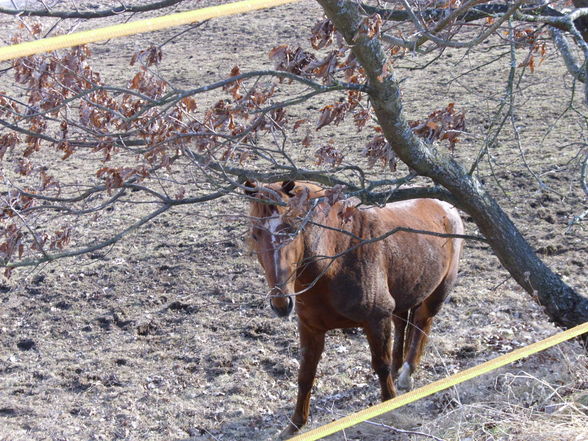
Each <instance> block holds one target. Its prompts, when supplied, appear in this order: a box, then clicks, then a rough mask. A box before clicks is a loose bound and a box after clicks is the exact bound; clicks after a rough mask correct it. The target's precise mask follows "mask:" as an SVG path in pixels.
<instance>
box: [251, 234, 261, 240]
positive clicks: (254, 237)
mask: <svg viewBox="0 0 588 441" xmlns="http://www.w3.org/2000/svg"><path fill="white" fill-rule="evenodd" d="M251 238H252V239H253V240H257V239H259V237H258V236H257V233H251Z"/></svg>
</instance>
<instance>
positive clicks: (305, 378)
mask: <svg viewBox="0 0 588 441" xmlns="http://www.w3.org/2000/svg"><path fill="white" fill-rule="evenodd" d="M298 332H299V333H300V369H299V370H298V398H297V399H296V408H295V409H294V414H293V415H292V419H291V420H290V423H289V424H288V426H287V427H286V428H285V429H284V430H283V431H282V433H281V434H280V438H281V439H287V438H290V437H291V436H292V435H294V434H295V433H296V432H297V431H298V430H299V429H300V428H301V427H302V426H304V424H306V421H307V420H308V414H309V411H310V392H311V389H312V384H313V383H314V377H315V375H316V368H317V366H318V362H319V360H320V358H321V354H322V353H323V349H324V346H325V333H324V332H314V331H313V330H311V329H309V328H308V327H307V326H305V325H304V324H303V323H301V322H300V321H299V322H298Z"/></svg>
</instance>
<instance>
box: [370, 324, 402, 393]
mask: <svg viewBox="0 0 588 441" xmlns="http://www.w3.org/2000/svg"><path fill="white" fill-rule="evenodd" d="M365 333H366V335H367V339H368V342H369V344H370V350H371V353H372V367H373V368H374V371H376V374H377V375H378V378H379V380H380V387H381V389H382V401H386V400H389V399H390V398H393V397H395V396H396V388H395V387H394V380H393V378H392V350H391V349H392V321H391V320H390V319H389V318H387V317H386V318H383V319H381V320H380V321H378V322H376V323H370V324H368V325H366V326H365Z"/></svg>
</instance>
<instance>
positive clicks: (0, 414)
mask: <svg viewBox="0 0 588 441" xmlns="http://www.w3.org/2000/svg"><path fill="white" fill-rule="evenodd" d="M97 4H98V3H97ZM201 5H203V3H201V2H198V3H196V2H194V3H190V4H189V5H188V6H192V7H198V6H201ZM182 7H183V8H184V7H186V5H182ZM320 17H321V13H320V10H319V8H318V6H317V5H316V4H315V3H314V2H312V1H310V0H302V1H301V2H299V3H295V4H292V5H288V6H283V7H279V8H275V9H271V10H264V11H258V12H253V13H249V14H246V15H241V16H235V17H227V18H222V19H216V20H211V21H210V22H208V23H206V24H205V25H203V26H201V27H200V28H197V29H195V30H194V31H192V32H190V33H188V34H186V35H184V36H183V37H182V38H181V39H180V40H179V41H177V42H176V43H173V44H170V45H168V46H166V48H165V50H164V57H165V58H164V63H163V65H162V68H161V70H162V74H164V75H165V77H166V78H167V79H168V80H170V81H172V82H173V83H174V84H176V85H177V86H178V87H194V86H198V85H202V84H206V83H208V82H211V81H214V80H216V79H220V78H222V77H223V76H225V75H226V74H227V73H228V72H229V70H230V68H231V67H232V66H233V65H234V64H239V65H240V66H241V69H242V70H243V71H246V70H248V69H250V70H251V69H261V68H270V67H271V62H270V61H269V60H268V57H267V54H268V52H269V50H270V49H271V48H273V47H274V46H276V45H277V44H281V43H290V44H296V45H301V46H303V47H306V48H308V47H309V43H308V31H309V29H310V27H311V26H312V25H313V24H314V23H315V21H316V20H317V19H318V18H320ZM0 20H1V24H2V25H3V26H6V27H10V26H12V25H13V21H12V19H9V18H0ZM84 26H86V27H88V25H87V24H85V25H82V26H81V28H83V27H84ZM175 32H177V30H175V31H165V32H159V33H155V34H147V35H141V36H135V37H130V38H126V39H121V40H116V41H111V42H109V43H107V44H96V45H93V46H92V50H93V53H94V57H95V59H96V64H98V65H100V66H102V68H103V70H104V71H105V72H106V73H107V75H111V76H112V79H113V81H117V80H118V81H120V78H121V77H123V78H124V77H125V75H126V74H127V70H128V60H129V58H130V56H131V55H132V53H133V52H135V51H136V50H138V49H143V48H145V47H147V46H148V45H149V44H150V43H151V42H161V41H164V40H165V39H167V38H168V37H169V36H171V35H173V34H174V33H175ZM2 38H3V43H4V44H6V43H7V40H8V37H6V36H3V37H2ZM495 50H496V49H495V48H494V47H493V43H492V41H490V42H488V43H487V44H485V46H484V51H483V52H482V53H479V54H473V53H467V52H463V53H447V54H445V55H444V56H442V57H441V58H440V59H438V60H437V61H435V62H434V64H433V65H432V66H431V67H430V68H429V69H427V70H426V71H423V70H409V69H400V70H399V76H400V77H401V78H402V79H403V85H404V96H403V99H404V103H405V106H406V110H407V112H408V114H409V116H410V117H412V118H422V117H424V116H426V115H427V114H429V113H430V112H432V111H433V110H436V109H437V108H439V107H440V106H445V105H446V104H447V103H449V102H452V101H455V102H456V103H458V105H459V106H460V108H462V109H464V110H465V111H466V115H467V122H468V132H469V135H468V136H467V137H465V138H464V140H463V142H462V143H461V144H460V145H459V147H458V150H457V151H456V156H457V157H458V159H459V160H463V161H466V162H471V161H472V160H473V158H474V157H475V156H476V155H477V153H478V149H479V148H480V145H481V142H482V139H481V138H482V135H481V133H483V127H484V125H485V124H488V121H487V120H486V118H487V117H488V116H487V115H488V114H487V111H488V110H489V109H493V108H494V107H495V105H496V100H495V98H496V95H499V94H500V93H502V90H503V81H502V80H503V79H504V77H505V75H506V74H505V70H506V69H505V66H508V58H505V59H504V60H503V61H502V62H501V63H499V64H498V65H491V66H487V67H484V68H480V69H479V70H477V71H475V72H474V73H475V74H472V73H470V74H469V75H467V76H463V77H462V76H461V75H460V73H462V72H466V71H472V69H473V68H474V67H476V66H480V65H483V64H484V61H485V60H488V59H490V58H493V57H495V56H496V52H495ZM521 56H524V54H523V55H521ZM410 57H411V56H410V55H408V56H407V60H406V66H408V67H410V66H413V64H411V63H415V60H412V59H411V58H410ZM406 66H405V67H406ZM400 67H403V66H400ZM3 80H4V79H3ZM124 81H128V79H126V80H124ZM501 81H502V82H501ZM123 84H124V83H123ZM521 89H522V90H523V92H522V93H521V98H520V99H521V100H524V106H522V107H521V110H520V111H519V113H518V114H517V115H516V118H517V121H516V123H517V127H518V129H519V132H520V134H521V139H522V148H521V149H522V151H523V152H524V154H525V160H526V163H527V165H528V168H527V167H526V166H525V162H524V161H523V158H522V155H521V151H519V148H518V145H517V144H516V142H515V140H514V139H512V138H509V137H508V136H506V135H505V137H504V138H501V139H500V144H499V147H497V148H496V149H495V150H494V151H493V155H492V161H490V162H487V163H484V164H483V165H482V166H481V169H480V174H479V177H480V179H481V180H482V181H483V182H485V183H486V184H487V185H488V187H489V188H490V189H491V191H492V192H493V194H494V195H495V196H496V198H497V199H498V200H499V202H500V203H501V204H502V206H503V207H504V208H505V209H506V210H507V211H508V213H509V214H510V215H511V217H512V218H513V220H514V221H515V222H516V224H517V226H518V227H519V228H520V229H521V231H522V232H523V234H525V236H526V237H527V238H528V239H529V241H530V242H531V243H532V245H533V246H534V247H535V248H536V249H537V251H538V253H539V254H540V255H541V257H542V258H544V259H545V261H546V262H547V263H548V264H549V265H550V266H551V267H552V268H553V269H554V270H555V271H556V272H558V273H559V274H561V275H562V277H563V278H564V280H565V281H566V282H567V283H569V284H571V285H572V286H573V287H574V288H576V289H577V290H578V291H579V292H582V293H586V292H588V272H587V270H586V266H587V265H588V260H587V255H588V254H587V250H588V240H587V239H588V234H587V230H586V223H585V221H584V224H582V223H578V224H576V225H574V226H573V227H569V223H570V221H572V220H573V219H574V217H575V216H578V215H579V214H581V213H582V212H584V211H585V210H586V209H587V208H588V207H587V201H586V198H585V196H583V194H582V191H581V189H580V185H579V166H578V160H577V159H578V152H579V151H580V148H581V147H580V146H578V145H576V144H574V142H576V141H577V142H581V141H582V139H583V138H582V137H583V136H585V135H586V127H585V124H584V125H582V124H583V122H582V121H583V115H584V114H586V108H585V106H583V105H582V104H581V103H580V104H578V105H577V109H578V112H579V113H575V112H567V113H565V114H563V113H564V110H565V109H566V108H567V107H568V104H569V102H570V96H571V91H570V79H569V77H567V76H566V75H565V72H564V70H563V67H562V63H561V62H560V60H559V58H558V56H557V54H556V53H555V52H554V51H553V52H552V53H551V54H550V55H549V56H548V57H547V59H546V60H545V61H544V62H543V64H542V65H541V66H539V67H538V68H537V72H536V73H535V74H534V75H531V76H529V77H528V78H527V79H525V80H524V81H523V83H522V84H521ZM464 91H467V92H468V93H465V92H464ZM313 105H314V104H313ZM306 106H307V107H305V106H302V107H301V108H300V109H298V110H293V112H299V113H300V114H303V113H305V112H307V111H308V110H309V109H311V108H312V106H311V105H306ZM315 108H316V107H315ZM562 114H563V116H562ZM346 127H347V128H346ZM296 136H303V134H302V135H301V134H297V135H295V136H294V137H293V138H292V139H291V143H292V144H294V145H295V144H296V141H297V140H299V139H298V138H296ZM314 136H315V138H318V137H321V136H324V137H325V138H332V139H336V142H337V145H338V146H341V148H342V149H343V150H345V151H348V152H356V153H357V152H358V151H361V149H362V148H363V143H364V141H365V140H362V139H361V137H362V136H363V135H358V134H356V132H355V130H353V129H352V128H349V126H346V125H345V124H344V125H342V126H339V127H336V128H332V129H327V130H324V131H321V132H317V133H314ZM307 154H308V155H309V156H312V152H308V153H307ZM47 160H51V159H47ZM531 172H532V173H534V174H535V175H536V176H537V177H539V178H540V179H541V182H543V184H544V187H543V188H541V186H540V184H539V183H538V179H537V178H536V177H534V176H533V174H532V173H531ZM374 173H388V172H383V171H379V170H375V171H374ZM245 212H246V202H245V201H244V200H243V198H239V197H237V196H233V197H226V198H223V199H220V200H217V201H214V202H212V203H209V204H200V205H195V206H191V207H184V208H181V209H178V210H175V211H174V212H172V213H167V214H165V215H163V216H161V217H159V218H157V219H155V220H154V221H152V222H151V223H149V224H148V225H147V226H146V227H144V228H142V229H141V230H139V231H138V232H136V233H135V234H133V235H132V236H131V237H128V238H127V239H125V240H124V241H122V242H120V243H118V244H116V245H115V246H113V247H111V248H109V249H108V250H106V251H100V252H96V253H93V254H91V255H89V256H85V257H83V258H75V259H70V260H65V261H60V262H56V263H53V264H51V265H46V266H43V267H41V268H36V269H35V270H33V271H28V272H27V271H20V272H18V273H17V274H16V275H15V276H14V277H13V278H11V279H8V280H1V281H0V440H2V441H25V440H35V441H36V440H52V441H61V440H67V441H89V440H108V441H110V440H153V441H159V440H162V441H163V440H166V441H167V440H174V441H180V440H183V441H187V440H192V441H200V440H202V441H204V440H266V439H275V437H276V435H277V434H278V433H279V432H280V431H281V429H282V428H283V427H284V426H285V425H286V423H287V421H288V417H289V416H290V414H291V412H292V410H293V404H294V399H295V396H296V374H297V367H298V361H297V359H298V342H297V333H296V324H295V321H294V320H290V321H288V320H280V319H277V318H275V317H274V316H273V315H272V312H271V311H270V309H269V307H268V302H267V298H266V292H267V289H266V285H265V280H264V278H263V275H262V272H261V269H260V268H259V266H258V264H257V261H256V259H255V257H254V256H252V255H251V253H250V252H249V250H248V248H247V245H246V241H245V239H246V235H247V229H248V228H247V222H246V220H245V219H243V217H242V216H241V215H243V214H245ZM127 215H128V213H127V212H126V211H123V208H122V207H121V208H117V209H115V210H114V211H113V212H111V213H109V214H108V216H106V217H102V218H99V219H98V220H96V221H92V222H93V223H90V224H89V225H88V228H90V227H91V228H92V229H93V230H95V231H98V232H108V231H111V230H112V229H113V228H116V227H117V226H119V225H120V223H121V222H122V221H124V219H125V216H127ZM463 218H464V221H465V223H466V225H467V228H468V231H469V232H475V225H474V224H473V223H472V222H471V219H469V218H468V216H467V215H465V214H464V215H463ZM88 234H89V236H88V237H90V233H88ZM557 331H558V329H557V328H556V327H555V326H554V325H553V324H552V323H550V322H549V320H548V319H547V317H546V315H545V314H544V313H543V311H542V308H541V307H540V306H539V305H538V304H537V303H535V302H534V301H533V299H532V298H531V297H530V296H529V294H527V293H526V292H523V291H522V289H521V288H520V287H518V285H517V284H516V283H515V282H514V281H513V280H512V279H510V278H509V276H508V274H507V272H506V271H505V270H504V269H502V268H501V266H500V264H499V262H498V260H497V259H496V258H495V257H494V256H493V255H492V252H491V250H489V248H488V247H487V246H485V245H483V244H481V243H475V242H468V243H467V244H466V247H465V250H464V255H463V259H462V265H461V270H460V278H459V282H458V285H457V287H456V288H455V290H454V292H453V294H452V296H451V298H450V299H449V300H448V302H447V304H446V305H445V306H444V308H443V309H442V311H441V312H440V313H439V315H438V318H437V319H436V322H435V324H434V327H433V331H432V336H431V339H430V342H429V345H428V349H427V352H426V355H425V356H424V359H423V361H422V363H421V366H420V369H419V370H418V371H417V373H416V374H415V386H417V387H418V386H422V385H425V384H427V383H429V382H431V381H434V380H436V379H439V378H442V377H444V376H447V375H449V374H452V373H455V372H458V371H460V370H463V369H465V368H469V367H472V366H475V365H477V364H479V363H481V362H483V361H486V360H489V359H491V358H493V357H495V356H497V355H500V354H504V353H507V352H509V351H511V350H512V349H514V348H518V347H522V346H524V345H526V344H529V343H532V342H534V341H538V340H540V339H542V338H545V337H547V336H549V335H552V334H554V333H556V332H557ZM378 401H379V386H378V381H377V379H376V378H375V376H374V374H373V372H372V370H371V368H370V361H369V349H368V346H367V342H366V339H365V337H364V336H363V334H362V332H361V331H359V330H346V331H336V332H332V333H330V334H329V336H328V338H327V345H326V349H325V354H324V356H323V359H322V361H321V363H320V365H319V374H318V378H317V382H316V386H315V388H314V391H313V397H312V403H311V421H310V422H309V424H308V428H313V427H318V426H320V425H321V424H324V423H327V422H330V421H332V420H333V419H335V418H337V417H340V416H344V415H347V414H349V413H351V412H354V411H358V410H361V409H363V408H365V407H367V406H369V405H371V404H375V403H377V402H378ZM416 432H419V433H421V434H420V435H419V434H417V433H416ZM328 439H332V440H374V441H384V440H417V439H418V440H421V439H435V440H438V439H445V440H461V441H474V440H537V441H541V440H545V441H559V440H569V441H586V440H588V360H587V356H586V352H585V351H584V350H583V349H582V347H581V345H580V344H579V343H578V342H577V341H572V342H567V343H563V344H560V345H559V346H557V347H555V348H552V349H549V350H547V351H544V352H542V353H540V354H537V355H534V356H532V357H530V358H529V359H526V360H523V361H519V362H516V363H513V364H511V365H509V366H507V367H504V368H501V369H499V370H498V371H496V372H493V373H491V374H487V375H484V376H482V377H480V378H478V379H475V380H472V381H469V382H467V383H465V384H463V385H460V386H457V387H455V388H452V389H449V390H447V391H445V392H441V393H439V394H436V395H434V396H431V397H428V398H425V399H422V400H420V401H418V402H416V403H414V404H411V405H408V406H406V407H404V408H402V409H400V410H398V411H395V412H392V413H391V414H387V415H384V416H382V417H380V418H377V419H375V420H374V421H373V422H371V423H363V424H361V425H359V426H357V427H354V428H352V429H348V430H346V431H345V432H341V433H338V434H335V435H333V436H331V437H329V438H328Z"/></svg>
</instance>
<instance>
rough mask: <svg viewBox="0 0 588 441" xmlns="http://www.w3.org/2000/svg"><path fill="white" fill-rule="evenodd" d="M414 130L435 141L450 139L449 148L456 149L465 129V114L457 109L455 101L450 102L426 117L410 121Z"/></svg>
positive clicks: (421, 135) (417, 133)
mask: <svg viewBox="0 0 588 441" xmlns="http://www.w3.org/2000/svg"><path fill="white" fill-rule="evenodd" d="M409 125H410V127H411V128H412V131H413V132H414V133H415V134H416V135H418V136H420V137H421V138H424V139H426V140H427V141H429V142H433V141H448V142H449V148H450V149H451V150H454V149H455V144H456V143H458V142H459V136H460V135H461V134H462V133H463V132H464V131H465V114H464V113H463V112H458V111H457V110H456V109H455V103H449V104H448V105H447V107H446V108H445V109H441V110H436V111H434V112H433V113H431V114H430V115H429V116H428V117H427V118H426V119H423V120H415V121H410V122H409Z"/></svg>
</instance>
